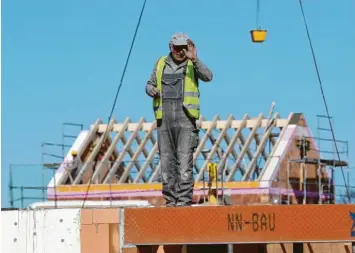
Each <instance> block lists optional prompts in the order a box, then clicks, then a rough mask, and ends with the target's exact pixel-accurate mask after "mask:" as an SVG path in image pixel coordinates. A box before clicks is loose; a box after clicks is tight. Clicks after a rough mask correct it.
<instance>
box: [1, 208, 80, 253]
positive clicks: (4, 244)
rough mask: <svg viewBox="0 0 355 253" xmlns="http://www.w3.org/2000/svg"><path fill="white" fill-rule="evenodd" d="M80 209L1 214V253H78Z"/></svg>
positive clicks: (3, 212)
mask: <svg viewBox="0 0 355 253" xmlns="http://www.w3.org/2000/svg"><path fill="white" fill-rule="evenodd" d="M80 214H81V210H80V209H52V210H35V211H29V210H24V211H2V212H1V216H2V221H1V222H2V224H1V252H2V253H22V252H23V253H25V252H26V253H57V252H58V253H59V252H60V253H64V252H65V253H79V252H80V251H81V250H80V216H81V215H80Z"/></svg>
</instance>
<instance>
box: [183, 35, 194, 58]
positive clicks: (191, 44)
mask: <svg viewBox="0 0 355 253" xmlns="http://www.w3.org/2000/svg"><path fill="white" fill-rule="evenodd" d="M187 49H188V51H186V49H183V50H184V53H185V55H186V57H187V58H188V59H190V60H191V61H196V59H197V50H196V47H195V43H194V42H193V41H192V40H189V41H188V43H187Z"/></svg>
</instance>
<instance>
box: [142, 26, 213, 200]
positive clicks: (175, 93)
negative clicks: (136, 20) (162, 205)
mask: <svg viewBox="0 0 355 253" xmlns="http://www.w3.org/2000/svg"><path fill="white" fill-rule="evenodd" d="M169 48H170V53H169V55H168V56H163V57H160V58H159V59H158V61H157V62H156V64H155V66H154V69H153V72H152V73H151V76H150V79H149V80H148V82H147V85H146V93H147V94H148V95H149V96H150V97H152V98H153V110H154V115H155V119H156V120H157V132H158V150H159V154H160V164H161V177H162V184H163V190H162V193H163V196H164V198H165V200H166V206H168V207H170V206H189V205H191V204H192V196H193V187H194V178H193V153H194V151H195V149H196V147H197V145H198V141H199V137H198V128H197V126H196V120H197V119H199V116H200V103H199V97H200V92H199V88H198V81H199V80H202V81H204V82H209V81H211V80H212V72H211V71H210V70H209V69H208V68H207V67H206V66H205V64H203V63H202V62H201V60H200V59H199V58H198V57H197V53H196V47H195V44H194V42H193V41H192V40H191V39H190V38H189V37H188V36H187V35H186V34H184V33H176V34H174V35H173V36H172V38H171V40H170V42H169Z"/></svg>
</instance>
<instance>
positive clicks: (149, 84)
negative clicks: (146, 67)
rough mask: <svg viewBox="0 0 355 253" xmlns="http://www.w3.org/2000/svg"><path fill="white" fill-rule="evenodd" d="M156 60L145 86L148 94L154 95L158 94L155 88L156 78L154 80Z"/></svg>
mask: <svg viewBox="0 0 355 253" xmlns="http://www.w3.org/2000/svg"><path fill="white" fill-rule="evenodd" d="M157 64H158V62H157V63H156V64H155V66H154V68H153V71H152V73H151V75H150V78H149V80H148V82H147V84H146V86H145V92H146V93H147V95H148V96H150V97H154V96H156V95H158V94H159V91H158V89H157V80H156V68H157Z"/></svg>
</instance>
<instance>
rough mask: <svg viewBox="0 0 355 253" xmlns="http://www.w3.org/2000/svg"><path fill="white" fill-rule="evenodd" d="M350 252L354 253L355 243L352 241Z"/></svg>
mask: <svg viewBox="0 0 355 253" xmlns="http://www.w3.org/2000/svg"><path fill="white" fill-rule="evenodd" d="M351 251H352V253H355V242H354V241H352V242H351Z"/></svg>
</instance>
